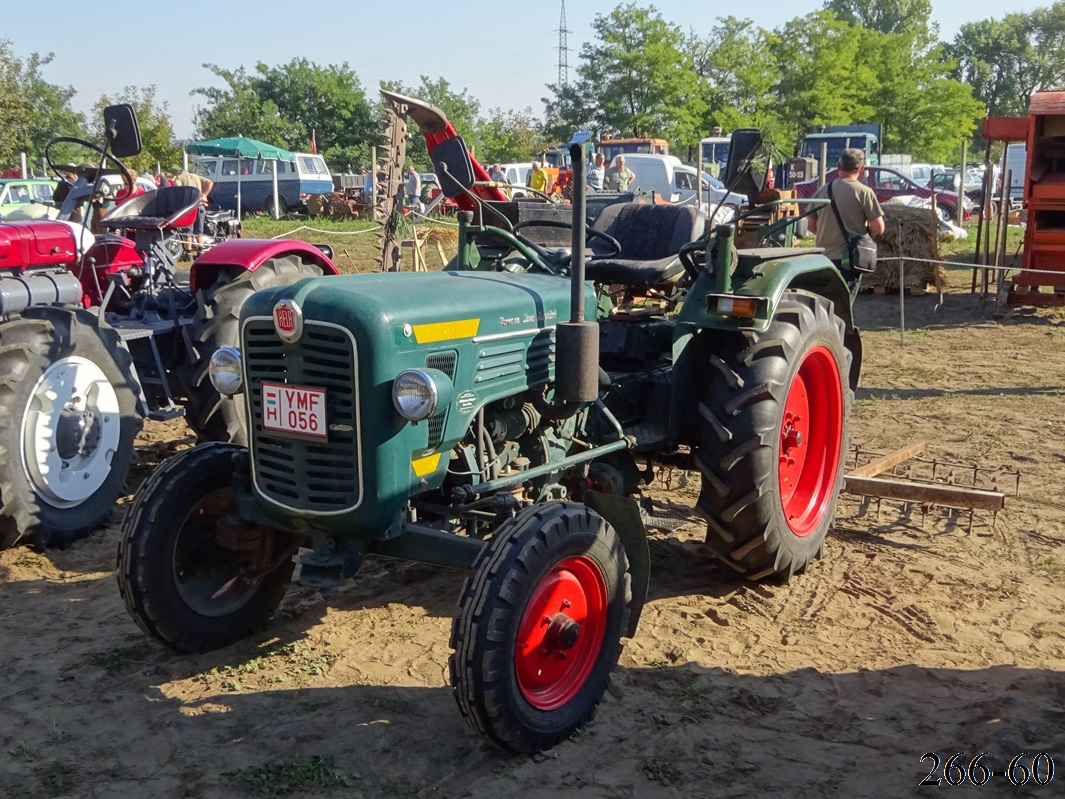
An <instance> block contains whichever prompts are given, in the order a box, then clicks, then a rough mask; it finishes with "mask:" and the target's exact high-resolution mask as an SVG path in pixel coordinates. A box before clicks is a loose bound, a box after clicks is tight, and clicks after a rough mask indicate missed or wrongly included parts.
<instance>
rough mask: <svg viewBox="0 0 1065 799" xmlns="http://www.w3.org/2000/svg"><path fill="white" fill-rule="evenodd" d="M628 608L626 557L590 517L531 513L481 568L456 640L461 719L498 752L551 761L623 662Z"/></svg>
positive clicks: (612, 535)
mask: <svg viewBox="0 0 1065 799" xmlns="http://www.w3.org/2000/svg"><path fill="white" fill-rule="evenodd" d="M630 601H631V590H630V578H629V573H628V561H627V559H626V557H625V549H624V547H623V546H622V543H621V540H620V538H619V537H618V535H617V533H616V532H615V531H614V529H613V528H612V527H611V526H610V525H609V524H608V523H607V522H606V521H605V520H603V518H602V517H600V516H598V515H597V514H595V513H593V512H592V511H591V510H589V509H588V508H586V507H585V506H583V505H578V504H574V503H563V502H552V503H546V504H542V505H535V506H533V507H530V508H526V509H525V510H523V511H521V512H520V513H518V515H517V516H515V517H514V518H513V519H511V520H509V521H507V522H505V523H504V524H503V525H502V526H501V527H500V528H499V530H498V531H497V532H496V534H495V536H494V537H493V538H492V540H491V542H490V543H489V544H488V545H487V546H486V547H485V549H484V551H483V552H482V553H481V554H480V556H479V557H478V559H477V562H476V563H475V564H474V572H473V574H472V575H471V576H470V577H469V578H468V579H467V580H466V584H465V586H464V587H463V590H462V597H461V599H460V600H459V615H458V617H457V618H456V619H455V621H454V623H453V625H452V628H451V646H452V648H453V649H454V650H455V651H454V653H453V654H452V655H451V658H450V660H449V666H450V670H451V684H452V687H453V688H454V692H455V698H456V700H457V701H458V705H459V709H460V710H461V712H462V715H463V716H464V717H465V718H466V720H467V721H468V722H469V723H470V725H471V726H472V727H473V728H474V729H475V730H476V731H477V732H478V733H480V734H481V735H482V736H483V737H484V738H485V739H486V740H488V741H489V742H490V743H492V744H494V745H495V746H498V747H500V748H501V749H507V750H511V751H514V752H522V753H526V754H528V753H533V752H538V751H540V750H542V749H547V748H550V747H552V746H554V745H555V744H557V743H558V742H559V741H562V740H563V739H565V738H566V737H568V736H569V735H570V734H571V733H572V732H573V731H574V730H576V729H577V728H578V727H580V726H581V725H582V724H584V723H586V722H587V721H588V720H589V719H590V718H591V717H592V714H593V712H594V711H595V707H596V705H597V704H598V703H599V700H600V698H602V695H603V692H604V691H605V690H606V683H607V678H608V677H609V675H610V672H611V671H612V670H613V668H614V666H615V665H616V664H617V661H618V656H619V655H620V653H621V636H622V631H623V630H624V629H625V627H626V620H627V618H628V614H629V604H630Z"/></svg>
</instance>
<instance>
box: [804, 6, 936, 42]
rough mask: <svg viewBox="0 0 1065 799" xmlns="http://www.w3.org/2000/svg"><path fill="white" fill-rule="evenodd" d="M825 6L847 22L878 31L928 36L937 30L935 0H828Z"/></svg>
mask: <svg viewBox="0 0 1065 799" xmlns="http://www.w3.org/2000/svg"><path fill="white" fill-rule="evenodd" d="M824 8H825V10H826V11H830V12H831V13H832V14H834V15H835V16H836V18H837V19H840V20H842V21H843V22H849V23H850V24H852V25H856V26H858V27H861V28H868V29H869V30H872V31H876V32H877V33H905V34H910V35H915V34H916V35H920V36H925V37H927V36H929V34H930V33H931V32H932V30H933V28H932V26H931V22H930V21H931V19H932V2H931V0H825V5H824ZM932 38H933V39H934V38H935V34H932Z"/></svg>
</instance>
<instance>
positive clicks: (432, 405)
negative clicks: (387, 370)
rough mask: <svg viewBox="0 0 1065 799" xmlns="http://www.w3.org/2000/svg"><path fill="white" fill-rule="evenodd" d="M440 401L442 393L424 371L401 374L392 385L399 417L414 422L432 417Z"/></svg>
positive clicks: (416, 370) (411, 370) (393, 402)
mask: <svg viewBox="0 0 1065 799" xmlns="http://www.w3.org/2000/svg"><path fill="white" fill-rule="evenodd" d="M439 401H440V391H439V389H437V386H436V383H435V382H433V378H432V377H431V376H430V375H429V374H428V373H427V372H425V371H424V370H422V369H408V370H407V371H405V372H400V374H399V377H397V378H396V382H395V383H393V384H392V404H393V405H395V406H396V410H397V411H399V415H400V416H402V417H403V418H404V419H409V420H410V421H412V422H420V421H421V420H422V419H427V418H428V417H430V416H432V414H433V411H435V410H436V406H437V404H438V403H439Z"/></svg>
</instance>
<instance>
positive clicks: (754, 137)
mask: <svg viewBox="0 0 1065 799" xmlns="http://www.w3.org/2000/svg"><path fill="white" fill-rule="evenodd" d="M767 169H768V153H767V152H766V150H765V140H764V139H763V138H762V131H760V130H758V129H757V128H740V129H739V130H735V131H733V132H732V139H731V140H730V141H729V146H728V163H727V164H726V165H725V177H724V178H723V179H722V182H723V183H724V184H725V186H726V187H727V188H728V189H729V190H730V191H734V192H736V193H737V194H746V195H747V196H748V197H755V196H757V195H759V194H761V193H762V189H764V188H765V181H766V171H767Z"/></svg>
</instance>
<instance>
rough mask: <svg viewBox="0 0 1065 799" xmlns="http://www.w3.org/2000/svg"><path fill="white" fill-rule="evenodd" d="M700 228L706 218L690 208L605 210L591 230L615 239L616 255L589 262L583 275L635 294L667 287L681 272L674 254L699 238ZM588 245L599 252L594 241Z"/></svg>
mask: <svg viewBox="0 0 1065 799" xmlns="http://www.w3.org/2000/svg"><path fill="white" fill-rule="evenodd" d="M705 225H706V218H705V216H704V215H703V214H700V213H699V212H698V211H697V210H696V209H695V208H694V207H693V206H690V205H647V204H638V203H617V204H615V205H608V206H607V207H606V208H604V209H603V212H602V213H601V214H600V215H599V218H598V219H596V220H595V224H593V225H592V228H593V229H594V230H598V231H600V232H602V233H606V234H607V235H609V236H613V237H614V238H615V239H617V240H618V243H619V244H621V253H620V254H619V255H616V256H613V257H610V258H594V259H593V260H591V261H589V262H588V264H587V266H586V267H585V275H586V277H587V278H588V279H589V280H594V281H595V282H596V283H608V284H623V285H626V286H638V287H640V288H650V287H652V286H658V285H661V284H664V283H671V282H672V281H674V280H676V279H677V278H678V277H679V276H680V275H681V274H682V273H683V271H684V267H683V266H682V265H681V262H680V259H679V258H678V257H677V253H678V252H680V248H681V247H682V246H683V245H685V244H687V243H688V242H689V241H694V240H695V239H697V238H698V237H699V236H701V235H702V234H703V228H704V227H705ZM589 244H590V246H591V247H593V248H601V247H602V246H603V244H602V242H596V241H595V239H592V240H591V242H590V243H589Z"/></svg>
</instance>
